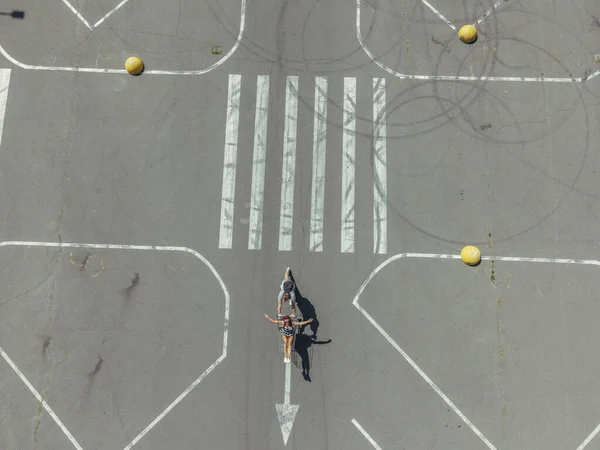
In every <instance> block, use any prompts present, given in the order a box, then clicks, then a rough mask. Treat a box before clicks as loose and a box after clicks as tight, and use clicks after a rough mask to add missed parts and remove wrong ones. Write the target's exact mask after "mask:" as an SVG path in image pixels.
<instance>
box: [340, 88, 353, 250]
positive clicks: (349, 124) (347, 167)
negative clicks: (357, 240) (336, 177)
mask: <svg viewBox="0 0 600 450" xmlns="http://www.w3.org/2000/svg"><path fill="white" fill-rule="evenodd" d="M342 114H343V115H342V126H343V131H342V230H341V251H342V253H354V202H355V191H354V189H355V185H354V179H355V171H356V160H355V152H356V78H353V77H345V78H344V104H343V113H342Z"/></svg>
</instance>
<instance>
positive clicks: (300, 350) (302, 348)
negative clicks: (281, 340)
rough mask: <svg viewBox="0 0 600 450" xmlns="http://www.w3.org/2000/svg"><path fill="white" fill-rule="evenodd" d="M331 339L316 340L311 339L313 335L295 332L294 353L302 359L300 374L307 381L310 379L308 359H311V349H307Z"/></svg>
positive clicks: (326, 342) (327, 342)
mask: <svg viewBox="0 0 600 450" xmlns="http://www.w3.org/2000/svg"><path fill="white" fill-rule="evenodd" d="M330 342H331V339H329V340H327V341H317V340H315V339H313V336H307V335H306V334H301V333H300V334H297V335H296V342H295V344H294V347H295V349H296V353H297V354H298V356H299V357H300V360H301V361H302V376H303V377H304V379H305V380H306V381H308V382H309V383H310V382H311V381H312V380H311V379H310V361H311V359H312V351H309V349H311V347H312V346H313V345H323V344H329V343H330Z"/></svg>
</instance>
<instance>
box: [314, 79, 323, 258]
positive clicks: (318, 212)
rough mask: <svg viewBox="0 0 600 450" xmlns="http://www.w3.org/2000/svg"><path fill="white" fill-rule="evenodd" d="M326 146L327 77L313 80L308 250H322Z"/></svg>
mask: <svg viewBox="0 0 600 450" xmlns="http://www.w3.org/2000/svg"><path fill="white" fill-rule="evenodd" d="M326 147H327V78H324V77H317V78H316V80H315V107H314V128H313V164H312V195H311V207H310V212H311V214H310V251H311V252H322V251H323V210H324V208H325V161H326V158H325V152H326Z"/></svg>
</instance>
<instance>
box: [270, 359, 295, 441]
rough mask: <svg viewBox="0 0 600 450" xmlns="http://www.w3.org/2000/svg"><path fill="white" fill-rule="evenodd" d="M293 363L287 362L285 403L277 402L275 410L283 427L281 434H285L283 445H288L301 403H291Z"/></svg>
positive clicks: (280, 425)
mask: <svg viewBox="0 0 600 450" xmlns="http://www.w3.org/2000/svg"><path fill="white" fill-rule="evenodd" d="M291 366H292V363H287V364H285V398H284V401H283V404H281V403H277V404H276V405H275V412H276V413H277V419H278V420H279V427H280V428H281V435H282V436H283V445H284V446H285V445H287V442H288V439H289V438H290V433H291V432H292V427H293V426H294V419H296V413H297V412H298V408H300V405H292V404H290V390H291V384H292V381H291V380H292V369H291Z"/></svg>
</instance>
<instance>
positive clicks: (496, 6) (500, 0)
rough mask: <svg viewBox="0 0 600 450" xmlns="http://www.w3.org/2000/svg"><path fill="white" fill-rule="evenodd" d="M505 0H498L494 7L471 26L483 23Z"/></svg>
mask: <svg viewBox="0 0 600 450" xmlns="http://www.w3.org/2000/svg"><path fill="white" fill-rule="evenodd" d="M504 2H505V0H498V1H497V2H496V3H494V5H493V6H492V7H491V8H490V9H488V10H487V11H486V12H485V13H484V14H483V16H481V17H480V18H479V19H477V21H476V22H475V23H474V24H473V25H477V24H480V23H481V22H483V21H484V20H485V19H486V18H487V17H488V16H489V15H490V14H492V13H493V12H494V11H495V10H496V8H498V6H500V5H501V4H502V3H504Z"/></svg>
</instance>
